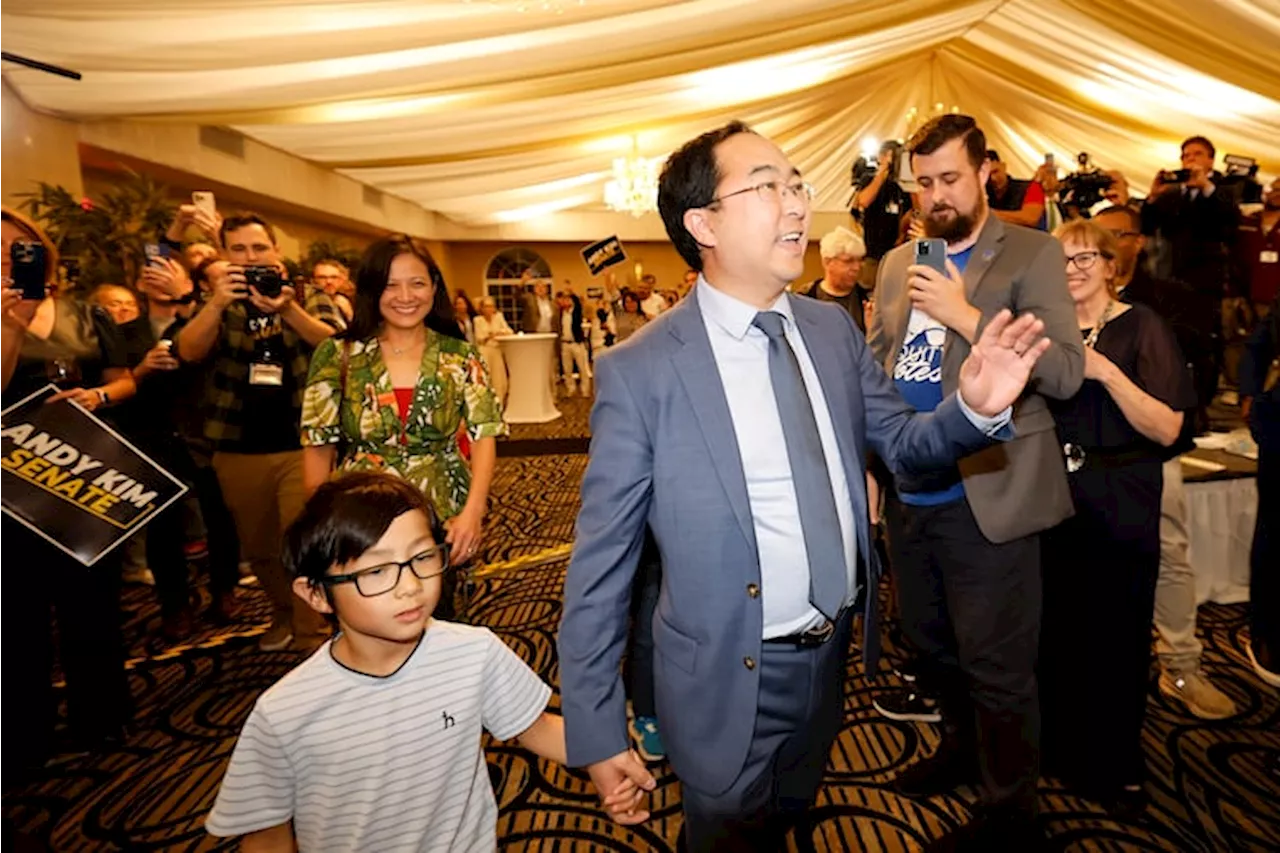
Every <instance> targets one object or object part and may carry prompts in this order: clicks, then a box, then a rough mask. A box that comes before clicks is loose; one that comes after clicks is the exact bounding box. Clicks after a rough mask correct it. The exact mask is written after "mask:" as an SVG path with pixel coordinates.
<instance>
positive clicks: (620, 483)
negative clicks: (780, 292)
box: [559, 291, 990, 794]
mask: <svg viewBox="0 0 1280 853" xmlns="http://www.w3.org/2000/svg"><path fill="white" fill-rule="evenodd" d="M789 298H790V299H791V304H792V308H793V310H794V313H795V318H796V323H797V324H798V326H799V329H800V332H801V334H802V335H803V336H804V340H805V346H806V347H807V348H808V350H809V354H810V356H811V357H812V359H813V363H814V366H815V368H816V371H817V374H818V378H819V381H820V383H821V385H822V391H823V394H824V395H825V396H826V400H827V405H828V407H829V409H830V411H831V419H832V421H833V423H834V424H835V428H836V437H837V441H838V444H839V447H840V456H841V459H842V460H843V462H844V466H845V475H846V477H847V478H848V481H849V489H850V491H851V493H852V495H853V500H854V503H855V507H854V518H855V519H856V520H857V528H858V529H857V548H858V554H859V556H860V558H861V559H860V561H859V562H860V563H862V564H863V565H865V566H866V567H867V571H866V572H865V573H861V576H860V577H859V584H860V587H861V588H862V590H863V593H864V598H865V599H866V608H867V615H868V617H869V618H868V622H867V625H868V626H869V628H868V630H866V631H865V632H864V633H865V636H866V638H867V641H868V645H869V646H870V647H869V648H866V649H864V655H865V656H867V657H868V658H869V663H870V667H871V668H874V666H875V663H874V660H873V658H874V657H875V656H876V654H877V650H876V647H875V640H876V637H877V631H876V627H875V608H876V594H875V588H876V583H877V581H878V580H879V567H878V564H877V563H876V560H875V556H874V550H873V549H872V547H871V544H870V538H869V523H868V516H867V495H866V481H865V478H864V475H863V462H864V459H865V457H866V452H867V450H868V449H872V450H875V451H876V452H877V453H878V454H879V455H880V456H881V457H882V458H883V459H884V460H885V461H886V462H887V463H888V465H889V466H890V468H892V469H895V470H899V471H907V472H914V471H920V470H924V469H930V468H935V467H938V466H942V465H950V464H953V463H954V462H955V460H956V459H957V458H959V457H961V456H964V455H966V454H968V453H971V452H973V451H974V450H976V449H978V448H979V447H983V446H985V445H986V444H987V443H989V441H990V439H988V438H987V437H986V436H984V435H983V434H982V433H981V432H980V431H979V430H978V429H976V428H975V427H974V426H973V425H972V424H971V423H970V422H969V420H968V419H967V418H966V417H965V416H964V413H963V412H962V411H961V410H960V407H959V405H958V403H957V402H956V400H955V398H954V397H950V398H948V399H947V400H945V401H944V402H943V403H942V405H941V406H939V407H938V409H937V411H936V412H934V413H933V414H931V415H920V414H917V413H916V412H915V411H913V410H912V409H911V407H910V406H908V405H907V404H906V403H904V402H903V401H902V399H901V398H900V397H899V396H898V393H897V390H896V389H895V388H894V386H893V383H892V382H891V381H890V380H889V378H888V377H887V376H886V375H885V372H884V370H883V368H881V366H880V365H879V363H878V362H877V361H876V359H875V358H874V357H873V356H872V354H871V352H870V350H868V349H867V345H866V343H865V341H864V339H863V337H862V334H861V333H860V332H858V330H857V328H856V327H855V326H854V324H853V321H852V320H851V319H850V318H849V315H848V314H847V313H846V312H845V311H844V310H843V309H841V308H840V307H838V306H835V305H830V304H823V303H820V302H817V301H815V300H812V299H807V298H804V297H797V296H792V297H789ZM760 381H762V382H768V381H769V377H768V375H767V374H766V375H764V376H761V377H760ZM591 435H592V439H591V459H590V462H589V463H588V465H587V472H586V475H585V477H584V478H583V481H582V510H581V512H580V513H579V515H578V525H577V533H576V536H577V541H576V542H575V544H574V551H573V558H572V561H571V562H570V565H569V571H568V576H567V578H566V581H565V602H564V619H563V622H562V623H561V626H560V636H559V651H560V679H561V688H562V694H563V709H564V718H565V728H566V733H567V738H568V752H569V763H570V765H573V766H582V765H586V764H591V763H593V762H596V761H600V760H603V759H605V758H608V757H610V756H613V755H616V754H618V753H620V752H622V751H624V750H626V749H627V747H628V740H627V734H626V714H625V701H626V696H625V691H624V689H623V684H622V680H621V678H620V676H619V671H618V667H619V662H620V660H621V657H622V653H623V650H624V648H625V646H626V641H627V636H628V605H629V602H630V596H631V582H632V577H633V575H634V574H635V571H636V566H637V562H638V558H639V556H640V548H641V545H642V544H643V542H644V529H645V525H646V524H648V525H649V526H650V527H651V528H652V529H653V533H654V537H655V538H656V539H657V543H658V549H659V551H660V552H661V556H662V592H661V595H660V598H659V600H658V607H657V612H656V613H655V614H654V619H653V639H654V646H655V649H656V654H655V656H654V657H655V660H654V682H655V684H654V687H655V693H656V698H657V710H658V719H659V721H660V725H661V727H662V740H663V743H664V745H665V746H666V748H667V753H668V756H669V757H670V759H671V763H672V766H673V767H674V769H675V771H676V773H677V774H678V775H679V776H680V778H681V779H682V780H683V781H685V782H687V783H688V784H690V785H693V786H694V787H696V788H698V789H699V790H701V791H705V792H707V793H710V794H717V793H720V792H723V791H724V790H726V789H727V788H728V787H729V785H730V784H731V783H732V782H733V780H734V778H736V777H737V775H738V774H739V773H740V772H741V769H742V767H743V764H744V763H745V761H746V757H747V749H748V747H749V746H750V743H751V737H752V730H753V727H754V723H755V711H756V699H757V691H758V689H759V679H760V672H759V669H758V668H757V667H756V666H755V664H754V662H755V661H758V660H759V659H760V649H761V637H762V634H763V623H762V620H763V611H762V607H761V598H760V596H759V588H758V585H759V583H760V565H759V556H758V554H757V551H756V541H755V532H754V527H753V524H752V519H751V507H750V505H749V503H748V499H747V486H746V480H745V478H744V475H743V470H742V462H741V457H740V454H739V450H738V443H737V440H736V438H735V435H734V429H733V423H732V421H731V420H730V414H729V405H728V402H727V401H726V399H725V393H724V387H723V385H722V384H721V382H720V374H719V372H718V370H717V367H716V363H715V358H714V356H713V354H712V350H711V341H710V339H709V338H708V336H707V330H706V327H705V325H704V321H703V318H702V313H701V310H700V309H699V307H698V301H697V292H696V291H695V292H694V293H692V294H690V295H689V297H688V298H686V299H685V300H684V301H683V302H681V303H680V304H679V305H677V306H676V307H674V308H672V309H671V310H670V311H667V312H666V313H664V314H662V315H661V316H660V317H658V318H657V319H656V320H654V321H653V322H651V323H649V324H648V325H647V326H646V327H645V328H644V329H642V330H641V331H640V332H639V333H637V334H636V335H634V336H633V337H632V338H630V339H629V340H628V341H627V342H626V343H624V344H622V345H621V346H618V347H616V348H614V349H612V350H609V351H608V352H606V353H604V354H602V355H601V356H600V358H599V360H598V361H597V363H596V402H595V407H594V408H593V409H592V412H591ZM778 452H779V453H785V452H786V450H785V448H783V447H779V448H778ZM753 591H754V592H756V594H755V595H752V594H751V593H752V592H753ZM748 659H750V660H751V663H748Z"/></svg>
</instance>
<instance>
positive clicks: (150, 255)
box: [142, 243, 171, 264]
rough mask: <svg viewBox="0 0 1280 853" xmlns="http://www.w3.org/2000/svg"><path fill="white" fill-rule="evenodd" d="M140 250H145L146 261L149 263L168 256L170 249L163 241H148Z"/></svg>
mask: <svg viewBox="0 0 1280 853" xmlns="http://www.w3.org/2000/svg"><path fill="white" fill-rule="evenodd" d="M142 250H143V251H144V252H146V254H147V263H149V264H153V263H156V262H158V261H160V260H161V259H162V258H167V257H169V254H170V251H171V250H170V249H169V246H168V245H167V244H165V243H148V244H147V245H145V246H143V247H142Z"/></svg>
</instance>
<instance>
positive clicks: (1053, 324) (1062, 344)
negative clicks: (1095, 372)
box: [867, 216, 1084, 542]
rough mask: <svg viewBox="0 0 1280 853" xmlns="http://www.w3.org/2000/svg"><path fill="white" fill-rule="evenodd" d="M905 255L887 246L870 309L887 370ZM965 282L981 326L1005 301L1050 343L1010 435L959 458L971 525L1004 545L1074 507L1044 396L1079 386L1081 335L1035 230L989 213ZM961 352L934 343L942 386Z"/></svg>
mask: <svg viewBox="0 0 1280 853" xmlns="http://www.w3.org/2000/svg"><path fill="white" fill-rule="evenodd" d="M913 253H914V248H913V244H912V243H905V244H903V245H901V246H899V247H898V248H896V249H894V250H893V251H892V252H890V253H889V254H887V255H885V257H884V261H883V262H882V263H881V264H880V270H879V272H878V274H877V276H876V311H875V315H874V316H873V317H872V320H871V329H870V330H869V331H868V332H867V345H868V346H870V347H871V350H872V351H873V352H874V353H875V358H876V360H877V361H879V362H880V363H881V364H883V365H884V368H885V370H886V371H887V372H888V374H889V375H890V376H892V375H893V366H894V362H895V361H896V360H897V358H898V353H899V352H900V351H901V350H902V342H903V338H905V337H906V332H907V321H908V320H909V319H910V317H911V301H910V299H909V298H908V296H907V267H908V266H910V265H911V263H912V260H913V257H914V254H913ZM964 286H965V294H966V296H967V297H968V299H969V304H971V305H973V306H974V307H976V308H978V309H980V310H981V311H982V317H983V320H982V322H981V323H980V324H979V328H978V331H979V333H980V332H981V331H982V328H983V327H985V325H986V323H987V321H988V320H990V319H991V318H992V317H994V316H995V315H996V314H997V313H999V312H1000V309H1002V308H1011V309H1013V311H1014V313H1015V314H1024V313H1026V312H1027V311H1031V312H1033V313H1034V314H1035V315H1036V316H1037V317H1039V318H1040V319H1041V320H1043V321H1044V325H1045V335H1046V336H1047V337H1048V338H1049V339H1050V340H1051V341H1052V342H1053V343H1052V344H1051V345H1050V347H1049V350H1048V352H1046V353H1045V354H1044V355H1043V356H1041V357H1040V360H1039V361H1038V362H1037V363H1036V367H1035V371H1034V372H1033V373H1032V374H1031V381H1030V382H1029V383H1028V385H1027V390H1026V391H1025V392H1024V393H1023V395H1022V398H1021V399H1020V400H1019V401H1018V403H1017V404H1016V405H1015V406H1014V417H1013V424H1014V431H1015V432H1016V433H1017V438H1015V439H1014V440H1013V441H1010V442H1005V443H1001V444H998V445H995V446H993V447H989V448H987V449H985V450H982V451H980V452H978V453H975V454H973V455H971V456H967V457H965V458H964V459H961V460H960V462H959V465H958V467H959V468H960V475H961V477H962V478H963V479H964V491H965V497H967V498H968V500H969V506H970V508H971V509H972V510H973V516H974V519H975V520H976V521H977V522H978V527H979V529H981V530H982V533H983V535H984V536H986V537H987V538H988V539H990V540H991V541H992V542H1009V541H1012V540H1014V539H1017V538H1019V537H1022V536H1027V535H1029V534H1031V533H1036V532H1038V531H1041V530H1047V529H1048V528H1050V527H1053V526H1054V525H1055V524H1057V523H1058V522H1059V521H1062V520H1063V519H1064V518H1067V517H1068V516H1070V515H1071V514H1072V513H1073V512H1074V509H1073V507H1072V503H1071V492H1070V490H1069V489H1068V487H1067V472H1066V464H1065V462H1064V461H1063V456H1062V445H1061V444H1060V443H1059V442H1058V434H1057V431H1056V428H1055V426H1054V421H1053V415H1052V414H1051V413H1050V412H1049V407H1048V405H1047V404H1046V403H1045V401H1044V397H1052V398H1054V399H1055V400H1066V399H1068V398H1070V397H1073V396H1075V394H1076V392H1077V391H1079V390H1080V383H1081V382H1083V381H1084V342H1083V341H1082V340H1081V337H1080V328H1079V325H1078V324H1077V322H1076V310H1075V304H1074V303H1073V302H1072V301H1071V294H1070V293H1069V292H1068V291H1067V278H1066V260H1065V257H1064V255H1063V253H1062V244H1061V243H1059V242H1058V241H1057V239H1056V238H1054V237H1052V236H1050V235H1048V234H1046V233H1044V232H1043V231H1037V230H1035V229H1032V228H1024V227H1022V226H1020V225H1008V224H1006V223H1004V222H1001V221H1000V220H999V219H997V218H996V217H994V216H990V217H988V218H987V222H986V224H985V225H984V226H983V227H982V233H981V234H980V235H979V236H978V242H977V243H976V244H975V245H974V247H973V254H972V255H970V257H969V264H968V266H966V267H965V271H964ZM968 355H969V343H968V341H966V340H964V338H962V337H960V336H959V335H957V334H956V333H955V332H953V331H950V330H948V332H947V338H946V342H945V343H944V344H943V350H942V390H943V393H946V394H952V393H955V390H956V388H957V386H958V385H959V381H960V365H961V364H963V363H964V360H965V358H967V357H968Z"/></svg>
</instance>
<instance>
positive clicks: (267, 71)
mask: <svg viewBox="0 0 1280 853" xmlns="http://www.w3.org/2000/svg"><path fill="white" fill-rule="evenodd" d="M542 2H543V0H527V3H526V5H528V6H530V7H532V8H531V10H530V11H526V12H523V13H521V12H517V11H515V6H516V5H518V4H517V2H515V0H471V2H466V0H311V2H305V3H304V2H293V0H202V2H201V3H199V4H195V3H188V2H177V1H176V0H41V2H39V3H30V4H22V5H21V6H16V8H18V9H20V10H21V11H13V9H14V8H15V4H10V5H7V6H6V7H5V8H4V11H3V25H4V26H3V34H4V36H3V38H4V48H5V50H7V51H11V52H13V53H17V54H20V55H23V56H29V57H33V58H37V59H40V60H42V61H45V62H52V63H54V64H57V65H63V66H67V67H70V68H73V69H76V70H78V71H81V72H83V74H84V79H83V81H81V82H78V83H77V82H72V81H69V80H63V79H60V78H57V77H53V76H50V75H47V74H42V73H40V72H37V71H31V70H26V69H21V68H18V67H16V66H12V65H9V64H6V70H5V75H6V77H7V79H8V80H9V81H10V83H11V84H12V85H13V86H14V87H15V88H16V89H17V90H18V92H19V93H20V94H21V95H22V96H23V97H24V98H25V99H26V100H27V102H28V103H29V104H31V105H32V106H34V107H35V108H37V109H41V110H44V111H49V112H53V113H56V114H61V115H67V116H71V117H75V118H79V119H92V118H95V117H112V118H129V119H135V120H147V121H161V122H173V121H181V122H192V121H196V122H200V123H203V124H219V125H228V126H231V127H234V128H236V129H237V130H240V131H242V132H243V133H245V134H247V135H248V136H250V137H253V138H255V139H258V140H260V141H262V142H264V143H267V144H270V145H273V146H276V147H278V148H280V149H283V150H285V151H288V152H291V153H293V154H296V155H298V156H301V157H304V158H307V159H309V160H312V161H315V162H317V163H321V164H324V165H327V166H330V167H332V168H334V169H337V170H338V171H340V172H342V173H344V174H347V175H350V176H351V177H353V178H356V179H357V180H360V181H363V182H366V183H368V184H372V185H374V186H377V187H379V188H381V189H384V190H386V191H388V192H391V193H394V194H396V195H399V196H402V197H404V198H407V199H410V200H413V201H415V202H417V203H419V204H421V205H422V206H423V207H425V208H428V209H430V210H434V211H438V212H440V213H442V214H444V215H446V216H448V217H450V218H452V219H454V220H456V221H458V222H460V223H465V224H476V225H480V224H493V223H502V222H514V221H520V220H522V219H529V218H533V217H537V216H539V215H541V214H545V213H550V212H554V211H561V210H598V209H601V207H602V184H603V183H604V181H605V180H607V179H608V177H609V170H610V164H611V162H612V160H613V158H614V157H617V156H623V155H627V154H629V153H630V152H631V150H632V146H633V143H634V144H635V145H636V146H637V147H638V150H639V152H640V153H641V154H643V155H645V156H665V155H666V154H667V153H668V152H670V151H671V150H672V149H673V148H675V147H676V146H678V145H679V144H680V143H681V142H683V141H684V140H686V139H688V138H690V137H692V136H694V135H696V134H697V133H699V132H701V131H704V130H707V129H709V128H711V127H714V126H715V125H717V124H719V123H722V122H724V121H727V120H729V119H732V118H740V119H743V120H745V121H747V122H749V123H750V124H752V125H754V126H755V127H756V129H758V130H759V131H761V132H762V133H765V134H767V135H769V136H771V137H772V138H773V139H775V140H776V141H777V142H778V143H779V144H780V145H781V146H782V147H783V149H784V150H785V151H786V152H787V153H788V155H789V156H790V157H791V158H792V160H793V162H795V163H796V165H797V166H798V167H799V168H800V169H801V170H802V172H803V173H804V174H805V175H806V177H808V178H809V179H810V180H811V181H812V182H813V183H814V184H815V186H816V187H817V188H818V199H817V206H818V208H819V209H821V210H828V211H838V210H842V209H844V208H845V206H846V204H847V202H848V200H849V196H850V191H849V183H848V181H849V167H850V164H851V162H852V161H853V160H854V159H855V158H856V156H857V155H858V153H859V151H860V150H861V148H862V146H863V144H864V141H865V140H866V139H867V138H873V139H876V140H883V139H885V138H889V137H901V136H902V135H904V133H905V131H906V113H907V111H908V110H909V109H910V108H911V107H917V108H919V109H921V110H922V111H925V112H928V111H930V110H931V108H932V105H933V104H934V103H942V104H945V105H946V107H947V108H948V109H949V108H950V107H951V106H952V105H955V106H958V107H959V108H960V109H961V111H963V112H967V113H970V114H972V115H974V116H976V117H977V118H978V120H979V122H980V123H981V125H982V126H983V127H984V129H985V130H986V131H987V135H988V137H989V139H990V141H991V142H990V144H991V145H992V146H993V147H995V148H997V149H999V150H1000V151H1001V152H1002V153H1003V154H1004V156H1005V159H1006V160H1008V161H1009V162H1010V164H1011V171H1012V173H1013V174H1014V175H1016V176H1023V177H1028V176H1030V174H1031V173H1032V171H1033V170H1034V169H1035V167H1036V166H1037V165H1038V164H1039V163H1040V162H1041V160H1042V159H1043V155H1044V153H1045V152H1053V153H1054V154H1055V156H1056V158H1057V162H1058V163H1059V164H1060V165H1062V166H1067V165H1070V164H1072V163H1074V161H1075V156H1076V154H1077V153H1078V152H1080V151H1088V152H1089V153H1090V154H1092V155H1093V158H1094V162H1095V163H1096V164H1098V165H1099V166H1101V167H1103V168H1118V169H1120V170H1121V171H1123V172H1124V173H1125V174H1126V175H1127V176H1128V178H1129V180H1130V183H1131V185H1132V186H1133V188H1134V189H1135V191H1137V192H1138V193H1139V194H1144V193H1145V192H1146V189H1147V187H1148V186H1149V184H1150V181H1151V178H1152V176H1153V175H1154V173H1155V172H1156V171H1157V170H1158V169H1161V168H1176V167H1177V165H1176V164H1177V162H1178V142H1179V141H1180V140H1181V139H1182V138H1183V137H1185V136H1188V135H1191V134H1195V133H1200V134H1204V135H1206V136H1208V137H1210V138H1211V139H1212V140H1213V141H1214V142H1215V143H1216V145H1217V148H1218V153H1219V155H1222V154H1225V153H1235V154H1242V155H1246V156H1252V157H1255V158H1257V159H1258V160H1259V162H1260V163H1261V166H1262V173H1263V174H1264V175H1266V176H1272V175H1274V174H1275V173H1276V172H1277V170H1280V64H1277V61H1276V57H1277V55H1280V0H1253V2H1250V0H1197V2H1176V0H1166V2H1160V0H861V2H858V0H777V2H761V0H686V2H673V0H582V2H579V0H559V5H560V6H561V7H563V12H562V13H561V14H555V13H552V12H545V11H541V10H539V8H538V7H539V6H540V5H541V3H542Z"/></svg>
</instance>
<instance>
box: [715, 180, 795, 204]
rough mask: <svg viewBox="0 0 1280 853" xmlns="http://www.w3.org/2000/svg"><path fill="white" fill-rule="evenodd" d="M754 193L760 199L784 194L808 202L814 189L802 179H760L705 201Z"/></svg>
mask: <svg viewBox="0 0 1280 853" xmlns="http://www.w3.org/2000/svg"><path fill="white" fill-rule="evenodd" d="M751 192H753V193H755V194H756V195H758V196H760V200H761V201H768V202H774V201H780V200H781V199H782V197H783V196H784V195H793V196H795V197H796V198H798V199H800V200H801V201H803V202H805V203H808V202H811V201H813V195H814V189H813V184H810V183H806V182H804V181H792V182H791V183H786V182H784V181H762V182H761V183H758V184H755V185H753V186H749V187H746V188H745V189H740V190H734V191H733V192H731V193H725V194H724V195H718V196H716V197H715V198H713V199H711V201H709V202H707V207H710V206H711V205H713V204H719V203H720V202H722V201H724V200H725V199H727V198H733V197H734V196H735V195H746V194H747V193H751Z"/></svg>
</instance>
